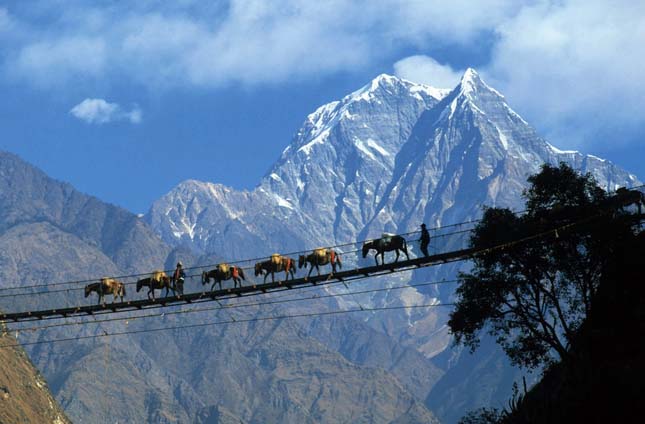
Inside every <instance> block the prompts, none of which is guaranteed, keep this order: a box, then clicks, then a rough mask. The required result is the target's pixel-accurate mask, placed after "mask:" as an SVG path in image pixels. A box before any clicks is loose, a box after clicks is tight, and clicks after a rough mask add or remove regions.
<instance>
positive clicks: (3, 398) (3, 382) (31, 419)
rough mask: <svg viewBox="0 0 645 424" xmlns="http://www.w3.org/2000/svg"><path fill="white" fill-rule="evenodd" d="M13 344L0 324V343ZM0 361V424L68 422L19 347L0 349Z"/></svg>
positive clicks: (13, 341)
mask: <svg viewBox="0 0 645 424" xmlns="http://www.w3.org/2000/svg"><path fill="white" fill-rule="evenodd" d="M15 344H16V339H15V338H14V337H12V335H10V334H9V333H8V332H7V329H6V327H5V326H4V325H3V324H1V323H0V346H9V345H15ZM0 364H2V366H1V367H0V422H1V423H49V424H68V423H71V421H70V420H69V419H68V418H67V417H66V416H65V413H64V412H63V410H62V409H61V407H60V406H59V405H58V403H57V402H56V400H54V398H53V396H52V394H51V393H50V392H49V388H48V387H47V383H46V382H45V379H44V378H43V376H42V375H41V374H40V373H39V372H38V370H37V369H36V368H35V367H34V366H33V364H32V363H31V361H30V360H29V358H28V357H27V354H26V353H25V351H24V350H23V349H22V348H21V347H19V346H13V347H2V348H0Z"/></svg>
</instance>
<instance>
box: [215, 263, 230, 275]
mask: <svg viewBox="0 0 645 424" xmlns="http://www.w3.org/2000/svg"><path fill="white" fill-rule="evenodd" d="M230 268H231V267H230V266H229V265H228V264H219V265H217V269H218V270H219V272H220V273H221V274H228V271H229V269H230Z"/></svg>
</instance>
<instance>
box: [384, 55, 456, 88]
mask: <svg viewBox="0 0 645 424" xmlns="http://www.w3.org/2000/svg"><path fill="white" fill-rule="evenodd" d="M394 73H395V74H396V75H397V76H399V77H401V78H404V79H407V80H410V81H413V82H417V83H422V84H428V85H431V86H433V87H437V88H453V87H455V86H456V85H457V83H459V80H460V78H461V75H462V74H463V71H455V70H454V69H452V68H451V67H450V66H449V65H442V64H440V63H439V62H437V61H436V60H434V59H433V58H431V57H429V56H423V55H416V56H410V57H406V58H405V59H401V60H399V61H398V62H396V63H395V64H394Z"/></svg>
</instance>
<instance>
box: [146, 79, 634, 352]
mask: <svg viewBox="0 0 645 424" xmlns="http://www.w3.org/2000/svg"><path fill="white" fill-rule="evenodd" d="M560 161H564V162H567V163H570V164H571V165H573V166H574V167H575V168H577V169H580V170H582V171H583V172H591V173H592V174H593V175H594V176H595V177H596V179H597V180H598V182H599V183H600V184H601V185H603V186H604V187H607V188H609V189H615V188H616V187H618V186H632V185H635V184H637V183H638V181H637V179H636V177H635V176H633V175H630V174H629V173H627V172H626V171H624V170H622V169H620V168H618V167H616V166H615V165H613V164H612V163H610V162H608V161H604V160H602V159H598V158H596V157H594V156H591V155H584V154H582V153H579V152H575V151H563V150H559V149H557V148H555V147H554V146H552V145H551V144H549V143H547V142H546V141H545V140H543V139H542V138H540V137H539V135H538V134H537V133H536V132H535V130H534V129H533V128H532V127H531V126H530V125H529V124H528V123H527V122H526V121H525V120H524V119H522V118H521V117H520V116H519V115H518V114H517V113H516V112H514V111H513V110H512V109H511V107H510V106H509V105H508V104H507V102H506V99H505V98H504V96H503V95H502V94H500V93H499V92H498V91H497V90H495V89H493V88H492V87H490V86H488V85H487V84H486V83H485V82H484V81H483V80H482V79H481V77H480V76H479V75H478V73H477V72H476V71H475V70H473V69H468V70H466V72H465V73H464V75H463V77H462V79H461V81H460V83H459V84H458V85H457V87H455V88H454V89H452V90H440V89H435V88H432V87H429V86H424V85H420V84H414V83H412V82H409V81H405V80H401V79H398V78H396V77H393V76H388V75H380V76H378V77H377V78H375V79H374V80H373V81H371V82H370V83H369V84H367V85H365V86H364V87H362V88H361V89H359V90H357V91H355V92H353V93H351V94H349V95H347V96H345V97H344V98H342V99H341V100H338V101H334V102H331V103H328V104H326V105H323V106H321V107H320V108H318V109H317V110H316V111H314V112H313V113H312V114H310V115H309V116H307V118H306V119H305V121H304V123H303V125H302V127H301V128H300V129H299V130H298V131H297V133H296V134H295V136H294V138H293V140H292V141H291V143H290V144H289V145H288V146H287V147H286V148H285V149H284V151H283V152H282V154H281V156H280V158H279V159H278V160H277V162H276V163H275V164H274V165H273V166H272V167H271V169H270V170H269V171H268V172H267V174H266V175H265V177H263V179H262V180H261V181H260V183H259V185H258V187H257V188H256V189H255V190H253V191H251V192H237V191H235V190H232V189H228V188H226V187H223V186H221V185H216V184H210V183H201V182H196V181H187V182H184V183H181V184H180V185H179V186H177V187H176V188H175V189H173V190H172V191H171V192H170V193H168V194H167V195H166V196H164V197H162V198H161V199H159V200H158V201H157V202H155V203H154V205H153V206H152V208H151V209H150V211H149V213H148V214H147V216H146V219H147V220H148V222H149V223H150V224H151V225H152V226H153V228H155V230H156V231H157V232H158V233H159V234H160V235H161V236H162V238H163V239H164V240H166V241H167V242H169V243H171V244H181V243H183V244H187V245H189V246H191V247H193V248H196V249H198V250H201V251H205V252H211V253H212V252H215V253H217V254H219V255H220V256H223V257H226V258H230V259H240V258H248V257H252V256H257V255H268V254H270V253H272V252H277V251H280V252H288V251H294V250H300V249H304V248H314V247H316V246H324V245H334V244H338V243H345V242H349V241H354V240H360V239H365V238H368V237H374V236H378V235H379V234H381V233H382V232H383V231H388V232H395V233H396V232H398V233H403V232H409V231H414V230H417V229H418V226H419V224H420V223H421V222H426V223H427V224H430V226H439V225H445V224H452V223H456V222H462V221H465V220H469V219H473V218H476V217H477V216H479V214H481V211H482V206H484V205H498V206H509V207H519V206H520V205H521V203H522V202H521V193H522V190H523V189H524V188H525V187H526V178H527V177H528V176H529V175H530V174H533V173H535V172H537V171H538V170H539V167H540V165H541V164H542V163H545V162H548V163H552V164H556V163H558V162H560ZM463 240H465V239H462V240H461V241H460V242H463ZM455 243H457V242H455ZM432 247H433V246H432V244H431V248H432ZM435 247H436V246H435ZM351 260H352V259H351V258H350V261H351ZM353 260H354V261H355V260H356V259H353ZM456 269H457V265H455V266H452V267H440V268H437V270H432V271H431V272H429V273H426V274H423V275H421V276H420V275H413V274H412V273H405V274H401V275H397V276H396V277H395V278H390V279H389V280H388V281H389V282H388V284H390V285H393V284H397V283H400V282H405V281H409V280H410V279H419V278H425V279H426V280H427V279H440V278H445V277H450V276H451V275H452V274H453V273H454V272H455V271H456ZM451 290H452V289H451V288H449V289H444V290H443V291H442V290H438V289H436V290H429V291H426V292H425V293H421V292H417V293H415V292H414V291H410V292H407V291H398V292H394V291H393V292H391V293H386V294H380V295H378V296H377V295H372V296H369V297H368V298H361V299H360V300H359V301H360V302H366V303H369V304H406V303H409V302H410V299H414V300H419V299H425V302H426V303H429V302H434V301H435V298H437V297H438V298H440V299H442V300H444V301H445V300H447V299H449V298H450V295H451ZM345 301H346V302H352V301H353V300H352V299H345ZM434 309H436V308H434ZM383 317H384V315H379V316H378V317H376V316H375V317H373V318H370V320H372V319H373V320H376V321H375V323H374V326H375V327H377V328H379V329H380V330H382V331H385V332H386V333H388V335H390V336H392V337H396V338H399V339H401V340H408V341H410V342H411V343H413V344H415V345H416V346H417V347H418V348H419V349H420V350H422V351H424V352H425V353H426V354H428V355H430V354H434V353H436V352H437V351H438V350H441V349H442V348H441V347H439V348H438V347H437V346H443V347H445V346H446V344H447V340H448V338H447V334H446V331H445V327H444V326H443V324H444V323H443V322H442V320H441V319H439V318H437V316H436V313H435V312H432V311H430V310H426V311H415V312H414V313H412V312H410V313H408V314H407V315H404V314H401V313H397V314H396V315H395V314H392V316H388V317H387V318H383ZM420 329H423V331H421V330H420ZM433 337H435V338H433Z"/></svg>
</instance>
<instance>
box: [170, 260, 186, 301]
mask: <svg viewBox="0 0 645 424" xmlns="http://www.w3.org/2000/svg"><path fill="white" fill-rule="evenodd" d="M185 279H186V273H185V272H184V268H183V265H182V263H181V262H177V268H175V272H174V274H173V275H172V281H173V284H174V286H175V292H176V293H177V294H180V295H182V294H184V280H185Z"/></svg>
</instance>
